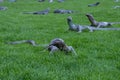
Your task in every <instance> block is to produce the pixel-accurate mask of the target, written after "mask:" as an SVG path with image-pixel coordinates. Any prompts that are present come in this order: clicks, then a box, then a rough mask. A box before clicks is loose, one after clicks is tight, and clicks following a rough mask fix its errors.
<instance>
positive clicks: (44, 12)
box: [23, 8, 50, 15]
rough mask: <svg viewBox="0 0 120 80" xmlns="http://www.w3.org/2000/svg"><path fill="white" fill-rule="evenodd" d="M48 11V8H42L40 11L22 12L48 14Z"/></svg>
mask: <svg viewBox="0 0 120 80" xmlns="http://www.w3.org/2000/svg"><path fill="white" fill-rule="evenodd" d="M49 11H50V8H47V9H45V10H42V11H36V12H23V13H24V14H43V15H45V14H48V13H49Z"/></svg>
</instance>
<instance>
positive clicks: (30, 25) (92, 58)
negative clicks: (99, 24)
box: [0, 0, 120, 80]
mask: <svg viewBox="0 0 120 80" xmlns="http://www.w3.org/2000/svg"><path fill="white" fill-rule="evenodd" d="M99 1H100V5H99V6H97V7H88V6H87V5H88V4H91V3H95V2H96V0H65V2H64V3H58V2H57V1H55V2H53V3H48V2H47V0H46V2H41V3H39V2H37V0H18V1H17V2H15V3H10V2H8V1H7V0H6V1H5V2H4V3H0V6H7V7H8V10H6V11H0V80H120V31H95V32H93V33H90V32H88V31H86V32H83V33H77V32H74V31H68V25H67V22H66V18H67V17H68V16H72V17H73V21H74V23H76V24H81V25H89V24H90V23H89V21H88V19H87V17H86V16H85V14H86V13H91V14H93V15H94V17H95V19H96V20H98V21H108V22H119V21H120V8H119V9H113V6H115V5H120V2H118V3H115V2H114V0H99ZM48 7H49V8H50V13H49V14H48V15H32V14H22V12H25V11H39V10H44V9H46V8H48ZM55 9H69V10H75V11H76V13H73V14H54V13H53V10H55ZM113 27H120V25H119V24H115V25H114V26H113ZM57 37H59V38H62V39H64V40H65V42H66V43H67V44H68V45H71V46H73V47H74V48H75V50H76V52H77V54H78V56H74V55H71V54H70V55H65V54H64V53H63V52H58V53H56V54H54V55H51V56H50V55H49V52H48V51H43V48H42V47H33V46H31V45H29V44H19V45H8V44H6V42H9V41H16V40H28V39H30V40H35V41H36V42H37V43H38V44H48V43H49V42H50V40H52V39H53V38H57Z"/></svg>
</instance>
